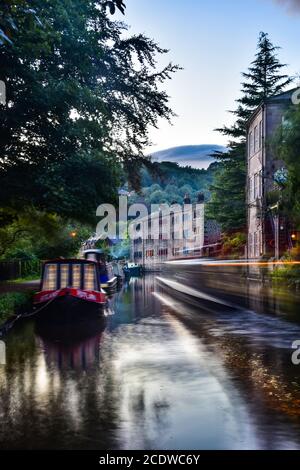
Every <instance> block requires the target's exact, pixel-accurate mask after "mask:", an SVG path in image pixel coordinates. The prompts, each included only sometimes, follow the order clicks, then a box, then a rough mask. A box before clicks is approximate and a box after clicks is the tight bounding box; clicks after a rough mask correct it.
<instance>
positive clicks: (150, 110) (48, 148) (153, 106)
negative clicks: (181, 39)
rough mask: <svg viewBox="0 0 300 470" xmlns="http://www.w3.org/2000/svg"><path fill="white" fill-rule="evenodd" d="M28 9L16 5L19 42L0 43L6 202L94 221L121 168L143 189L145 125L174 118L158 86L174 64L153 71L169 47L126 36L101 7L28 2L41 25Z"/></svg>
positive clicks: (1, 199) (72, 1)
mask: <svg viewBox="0 0 300 470" xmlns="http://www.w3.org/2000/svg"><path fill="white" fill-rule="evenodd" d="M6 3H7V4H9V2H6ZM100 3H101V4H102V5H103V6H104V7H106V6H108V7H110V10H111V12H112V13H113V12H114V9H113V7H112V5H111V4H114V5H115V6H116V7H117V8H119V10H120V11H122V12H123V13H124V7H125V5H124V3H123V2H121V1H119V0H114V1H113V2H100ZM28 4H29V2H25V1H24V2H23V1H21V0H20V2H13V8H12V9H11V10H9V13H11V14H12V15H13V23H14V24H15V25H16V26H17V27H16V28H13V29H14V32H13V35H14V37H13V41H12V43H10V42H7V41H6V42H4V43H3V45H2V46H1V47H0V79H1V80H3V81H5V83H6V86H7V105H6V106H1V105H0V183H1V184H0V188H1V190H0V206H2V207H7V206H9V207H11V208H13V209H15V210H16V209H18V210H22V208H26V207H27V206H30V205H33V206H35V207H36V208H37V209H39V210H41V211H44V210H49V211H55V212H56V213H57V214H59V215H61V216H63V217H67V218H68V217H70V218H76V219H77V220H81V221H85V220H86V221H90V220H91V215H92V213H93V214H94V213H95V209H96V207H97V205H98V204H100V203H101V202H103V200H105V201H107V202H109V201H110V200H111V201H113V200H114V197H115V190H116V188H117V186H118V182H119V176H118V173H119V172H120V171H121V168H122V167H125V168H127V169H129V175H130V177H131V178H132V180H133V183H134V184H135V185H137V184H138V182H139V181H138V178H137V172H138V169H139V167H140V165H141V162H143V161H144V157H143V148H144V146H145V145H147V143H148V140H149V139H148V128H149V126H150V125H152V126H153V125H154V126H155V125H157V120H158V118H161V117H163V118H166V119H170V118H171V116H172V114H173V113H172V111H171V109H170V108H169V106H168V96H167V94H166V93H165V92H164V91H163V90H162V89H161V87H160V85H161V83H162V82H164V81H165V80H167V79H168V78H170V77H171V74H172V73H173V72H175V71H176V70H177V69H178V67H177V66H174V65H172V64H168V65H167V66H166V67H165V68H164V69H163V70H160V71H159V70H157V69H156V57H157V55H161V54H165V53H166V52H167V51H166V49H162V48H161V47H159V46H158V45H157V44H156V43H155V42H154V41H153V40H150V39H148V38H147V37H145V36H144V35H143V34H140V35H135V36H129V35H128V34H127V27H126V26H125V25H124V24H121V23H119V22H115V21H112V19H111V18H110V17H109V15H107V9H106V8H99V1H96V0H45V1H44V2H39V1H38V0H32V1H31V2H30V9H31V13H33V12H34V15H35V16H36V18H38V20H39V21H32V20H31V16H32V15H31V16H30V14H29V12H28V9H27V5H28ZM12 27H13V26H12Z"/></svg>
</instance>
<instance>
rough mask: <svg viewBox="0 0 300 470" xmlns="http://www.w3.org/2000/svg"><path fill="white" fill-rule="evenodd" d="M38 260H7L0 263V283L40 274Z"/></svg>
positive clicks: (39, 262)
mask: <svg viewBox="0 0 300 470" xmlns="http://www.w3.org/2000/svg"><path fill="white" fill-rule="evenodd" d="M40 270H41V261H40V260H35V259H34V260H18V259H15V260H9V261H0V281H10V280H13V279H18V278H21V277H26V276H31V275H35V274H36V275H37V277H38V276H39V274H40Z"/></svg>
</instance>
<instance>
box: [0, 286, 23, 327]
mask: <svg viewBox="0 0 300 470" xmlns="http://www.w3.org/2000/svg"><path fill="white" fill-rule="evenodd" d="M29 300H30V294H28V293H23V292H8V293H5V294H0V322H5V321H6V320H7V319H8V318H9V317H10V316H11V315H13V314H15V313H17V312H18V311H20V310H21V309H23V308H24V307H25V306H26V305H27V304H28V303H29Z"/></svg>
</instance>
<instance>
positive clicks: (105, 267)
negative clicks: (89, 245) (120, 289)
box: [83, 248, 118, 292]
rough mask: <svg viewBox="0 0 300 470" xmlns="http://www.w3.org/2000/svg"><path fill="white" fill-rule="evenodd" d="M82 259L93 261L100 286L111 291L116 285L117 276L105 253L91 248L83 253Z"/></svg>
mask: <svg viewBox="0 0 300 470" xmlns="http://www.w3.org/2000/svg"><path fill="white" fill-rule="evenodd" d="M83 256H84V259H85V260H89V261H93V262H95V263H96V264H97V265H98V270H99V279H100V284H101V288H102V289H104V290H105V291H109V292H111V291H112V290H114V289H115V288H116V287H117V283H118V278H117V276H115V274H114V271H113V266H112V264H111V263H108V262H107V261H106V255H105V253H104V252H103V251H102V250H99V249H96V248H95V249H91V250H86V251H84V253H83Z"/></svg>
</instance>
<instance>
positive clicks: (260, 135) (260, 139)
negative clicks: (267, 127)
mask: <svg viewBox="0 0 300 470" xmlns="http://www.w3.org/2000/svg"><path fill="white" fill-rule="evenodd" d="M258 145H259V148H260V149H261V148H262V121H260V122H259V141H258Z"/></svg>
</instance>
